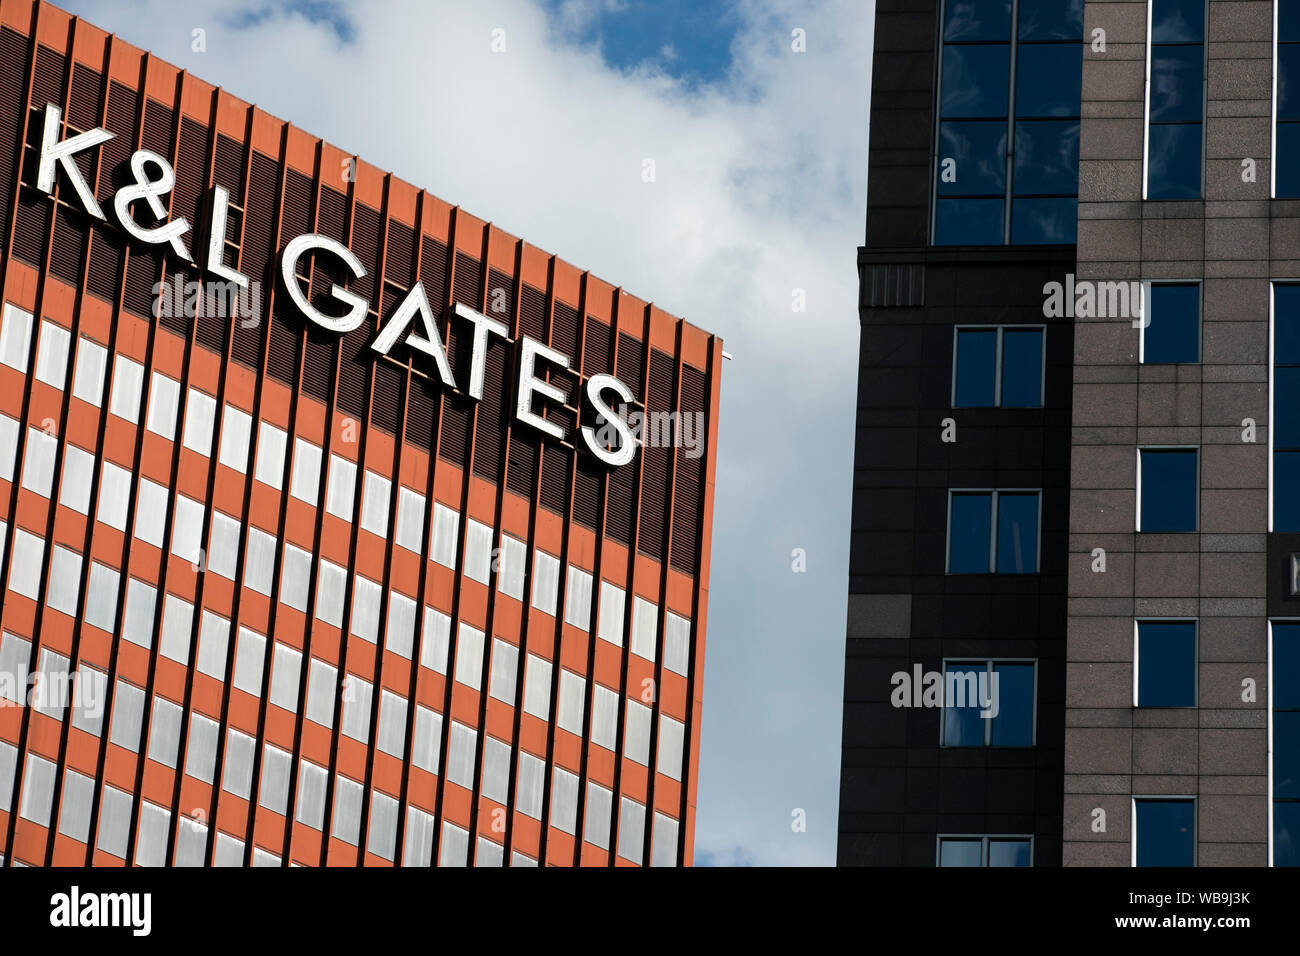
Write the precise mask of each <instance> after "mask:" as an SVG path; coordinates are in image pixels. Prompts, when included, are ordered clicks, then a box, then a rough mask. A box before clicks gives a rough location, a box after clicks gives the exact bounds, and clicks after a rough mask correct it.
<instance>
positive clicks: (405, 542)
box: [384, 487, 455, 554]
mask: <svg viewBox="0 0 1300 956" xmlns="http://www.w3.org/2000/svg"><path fill="white" fill-rule="evenodd" d="M384 520H385V521H387V520H388V519H387V516H385V518H384ZM393 540H394V541H396V542H397V546H398V547H400V548H405V549H406V550H407V551H410V552H411V553H412V554H424V495H422V494H420V493H419V492H416V491H412V490H411V489H410V488H402V487H399V488H398V489H397V533H396V534H395V535H394V536H393ZM454 547H455V546H454V545H453V548H454ZM453 553H454V551H453Z"/></svg>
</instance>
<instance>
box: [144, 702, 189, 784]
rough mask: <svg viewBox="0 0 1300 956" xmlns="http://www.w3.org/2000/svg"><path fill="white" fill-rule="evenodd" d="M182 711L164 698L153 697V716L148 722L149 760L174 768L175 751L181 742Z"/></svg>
mask: <svg viewBox="0 0 1300 956" xmlns="http://www.w3.org/2000/svg"><path fill="white" fill-rule="evenodd" d="M182 716H183V711H182V710H181V708H180V707H179V706H178V705H176V704H173V703H172V702H171V701H170V700H168V699H167V698H165V697H158V696H156V695H155V696H154V699H153V716H152V718H151V719H150V721H149V759H150V760H156V761H158V763H160V764H162V765H163V766H165V767H172V768H175V766H176V751H177V749H178V748H179V747H180V741H181V717H182Z"/></svg>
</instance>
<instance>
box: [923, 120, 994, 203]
mask: <svg viewBox="0 0 1300 956" xmlns="http://www.w3.org/2000/svg"><path fill="white" fill-rule="evenodd" d="M948 160H953V161H954V162H953V163H951V164H949V163H948ZM1006 182H1007V124H1006V123H1005V122H1003V121H1002V120H967V121H965V122H960V123H942V124H940V126H939V195H941V196H1001V195H1002V194H1003V193H1004V192H1005V191H1006Z"/></svg>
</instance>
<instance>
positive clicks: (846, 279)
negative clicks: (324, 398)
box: [58, 0, 874, 866]
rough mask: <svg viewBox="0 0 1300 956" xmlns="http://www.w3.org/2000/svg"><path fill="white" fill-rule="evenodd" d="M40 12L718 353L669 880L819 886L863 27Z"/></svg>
mask: <svg viewBox="0 0 1300 956" xmlns="http://www.w3.org/2000/svg"><path fill="white" fill-rule="evenodd" d="M58 2H59V5H60V6H63V7H64V8H65V9H68V10H71V11H72V12H74V13H76V14H78V15H79V16H82V17H83V18H84V19H86V20H88V21H90V22H91V23H94V24H96V25H98V26H101V27H103V28H105V29H108V30H111V31H113V32H115V33H117V34H119V35H121V36H122V37H123V38H124V39H126V40H127V41H129V42H131V43H133V44H135V45H137V46H139V47H142V48H143V49H146V50H149V51H151V52H153V53H155V54H156V55H158V56H160V57H162V58H163V59H165V60H167V61H169V62H171V63H174V64H176V65H177V66H180V67H182V68H184V69H186V70H189V71H190V72H192V73H194V74H195V75H196V76H199V77H201V78H203V79H205V80H207V81H209V82H212V83H216V84H219V85H221V86H222V87H224V88H225V89H227V90H228V91H230V92H231V93H233V94H234V95H236V96H239V97H240V98H242V99H244V100H247V101H250V102H254V103H257V104H258V105H259V106H261V107H262V108H263V109H265V110H267V111H268V112H270V113H272V114H274V115H276V116H278V117H281V118H283V119H287V120H289V121H291V122H293V123H294V124H295V125H297V126H299V127H301V128H303V129H305V130H307V131H308V132H310V133H312V134H313V135H316V136H319V137H321V138H323V139H325V140H327V141H329V142H331V143H333V144H334V145H335V146H338V147H340V148H342V149H344V150H347V151H349V152H354V153H357V154H358V155H360V156H361V157H362V158H363V159H365V160H366V161H367V162H370V163H372V164H374V165H376V166H378V167H379V168H381V169H384V170H388V171H391V172H392V173H393V174H394V175H396V176H398V177H399V178H401V179H403V180H405V181H407V182H409V183H412V184H414V185H416V186H419V187H424V188H427V189H428V190H429V191H430V192H432V193H434V194H435V195H437V196H439V197H440V198H442V199H444V200H446V201H448V202H451V203H455V204H458V205H460V206H462V207H464V208H465V210H466V211H467V212H470V213H472V214H473V215H475V216H478V217H480V218H483V219H487V220H489V221H491V222H493V223H495V224H496V225H498V226H500V227H501V228H502V229H505V230H506V231H508V232H510V233H513V234H514V235H517V236H521V237H524V238H525V239H527V240H528V242H529V243H531V244H533V245H535V246H540V247H541V248H543V249H545V250H546V251H548V252H551V253H554V254H556V255H558V256H560V257H561V258H562V259H564V260H566V261H567V262H570V263H573V264H574V265H576V266H578V267H579V268H583V269H588V270H590V271H591V272H592V273H594V274H595V275H597V276H599V277H601V278H603V279H605V280H607V281H610V282H613V283H614V284H616V285H620V286H622V287H623V288H625V289H627V291H628V292H630V293H631V294H633V295H636V296H638V297H641V298H643V299H646V300H650V301H653V302H655V304H657V305H658V306H660V307H661V308H663V309H665V310H667V311H668V312H670V313H672V314H674V315H677V316H681V317H683V318H685V319H687V320H688V321H690V322H692V323H693V324H695V325H697V326H699V327H701V328H704V329H706V330H708V331H710V332H714V333H717V334H719V335H721V336H722V338H723V343H724V347H725V348H726V349H727V351H728V352H729V353H731V354H732V355H733V356H734V358H733V360H732V361H730V362H726V363H724V365H723V368H722V408H721V413H720V417H719V439H718V441H719V445H718V469H717V487H716V495H715V501H714V516H713V550H712V580H711V589H710V594H709V603H708V623H707V637H706V641H707V643H706V652H705V674H704V692H703V699H704V705H703V711H702V720H703V725H702V731H701V745H700V748H701V749H700V771H699V774H700V775H699V790H698V815H697V821H696V834H695V847H696V853H695V862H696V864H697V865H763V866H771V865H832V864H833V863H834V861H835V840H836V812H837V805H838V799H839V793H838V791H839V756H840V721H841V707H842V695H843V672H844V658H843V654H844V634H845V607H846V603H847V589H848V545H849V516H850V494H851V489H852V481H853V473H852V466H853V440H854V407H855V396H856V382H857V355H858V314H857V272H856V265H855V259H856V250H857V247H858V246H859V245H861V243H862V239H863V232H864V228H865V226H864V224H865V219H866V169H867V107H868V100H869V84H870V75H871V45H872V44H871V39H872V38H871V28H872V21H873V17H874V0H865V2H864V0H659V2H651V0H476V2H471V0H437V2H399V0H378V2H367V3H364V4H361V3H358V4H348V3H343V2H337V3H336V2H329V0H197V2H192V3H186V4H179V3H176V2H174V0H58ZM195 30H202V31H203V34H202V39H203V43H202V44H197V43H196V42H195V40H194V38H195V36H196V34H195V33H194V31H195ZM502 31H503V32H502ZM800 31H801V32H800ZM494 40H495V41H496V43H495V44H494ZM502 41H504V42H502ZM494 45H495V46H496V47H497V51H496V52H494V50H493V46H494ZM197 46H202V47H203V48H204V49H203V50H202V51H198V50H196V47H197ZM502 46H504V49H501V47H502ZM797 47H801V49H796V48H797ZM647 159H650V160H653V161H654V164H653V168H654V179H653V181H652V182H647V181H645V179H644V178H643V176H642V171H643V169H645V168H646V165H645V160H647ZM801 306H802V308H801ZM800 823H802V827H801V826H800V825H799V824H800Z"/></svg>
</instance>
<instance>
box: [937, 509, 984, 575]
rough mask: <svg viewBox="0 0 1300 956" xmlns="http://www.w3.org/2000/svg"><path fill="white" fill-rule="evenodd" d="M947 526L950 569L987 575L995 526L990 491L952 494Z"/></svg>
mask: <svg viewBox="0 0 1300 956" xmlns="http://www.w3.org/2000/svg"><path fill="white" fill-rule="evenodd" d="M950 522H951V523H950V526H949V529H948V570H949V572H951V573H952V574H988V573H989V548H990V535H991V533H992V527H993V495H992V493H991V492H987V491H985V492H977V493H974V494H969V493H963V494H954V495H953V496H952V516H951V518H950Z"/></svg>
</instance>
